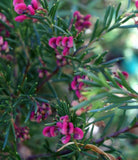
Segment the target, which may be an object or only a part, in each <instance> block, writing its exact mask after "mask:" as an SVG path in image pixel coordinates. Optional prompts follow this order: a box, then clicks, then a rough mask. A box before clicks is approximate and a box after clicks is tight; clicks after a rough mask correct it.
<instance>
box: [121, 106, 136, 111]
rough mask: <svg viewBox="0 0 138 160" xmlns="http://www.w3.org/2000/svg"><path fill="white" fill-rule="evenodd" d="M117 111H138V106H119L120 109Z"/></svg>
mask: <svg viewBox="0 0 138 160" xmlns="http://www.w3.org/2000/svg"><path fill="white" fill-rule="evenodd" d="M119 109H124V110H128V109H138V106H121V107H119Z"/></svg>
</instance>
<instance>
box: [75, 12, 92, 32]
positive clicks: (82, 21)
mask: <svg viewBox="0 0 138 160" xmlns="http://www.w3.org/2000/svg"><path fill="white" fill-rule="evenodd" d="M73 17H74V18H75V19H76V22H75V28H76V29H77V30H78V32H81V31H83V30H84V29H87V28H89V27H90V26H91V25H92V23H91V22H90V18H91V15H90V14H87V15H86V16H84V15H82V14H81V13H80V12H79V11H75V12H74V14H73Z"/></svg>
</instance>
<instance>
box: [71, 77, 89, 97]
mask: <svg viewBox="0 0 138 160" xmlns="http://www.w3.org/2000/svg"><path fill="white" fill-rule="evenodd" d="M84 79H87V77H86V76H85V75H83V76H80V75H78V76H75V77H74V79H73V81H72V82H71V88H72V89H73V90H74V91H75V93H76V96H77V97H78V98H81V97H82V96H83V95H82V94H81V93H80V91H81V90H82V89H83V87H84V86H85V84H84V83H83V82H81V80H84Z"/></svg>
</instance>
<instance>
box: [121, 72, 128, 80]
mask: <svg viewBox="0 0 138 160" xmlns="http://www.w3.org/2000/svg"><path fill="white" fill-rule="evenodd" d="M122 74H123V75H124V76H125V78H126V79H128V77H129V74H128V73H127V72H125V71H123V72H122Z"/></svg>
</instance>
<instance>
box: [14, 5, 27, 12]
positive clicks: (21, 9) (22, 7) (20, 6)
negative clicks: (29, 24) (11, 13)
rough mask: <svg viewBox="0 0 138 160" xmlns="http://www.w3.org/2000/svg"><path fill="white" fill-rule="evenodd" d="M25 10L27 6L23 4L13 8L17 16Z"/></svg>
mask: <svg viewBox="0 0 138 160" xmlns="http://www.w3.org/2000/svg"><path fill="white" fill-rule="evenodd" d="M26 9H27V6H26V4H25V3H19V4H17V5H16V6H15V7H14V10H15V12H17V13H18V14H22V13H23V12H24V11H25V10H26Z"/></svg>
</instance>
